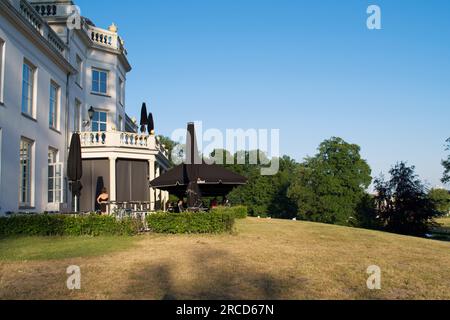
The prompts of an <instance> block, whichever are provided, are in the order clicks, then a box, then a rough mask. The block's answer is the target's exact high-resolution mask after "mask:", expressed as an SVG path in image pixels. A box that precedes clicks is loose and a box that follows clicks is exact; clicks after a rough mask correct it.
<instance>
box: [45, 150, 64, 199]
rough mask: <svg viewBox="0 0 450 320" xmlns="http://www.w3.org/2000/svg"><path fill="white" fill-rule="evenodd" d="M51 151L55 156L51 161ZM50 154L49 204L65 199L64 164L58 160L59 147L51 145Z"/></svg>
mask: <svg viewBox="0 0 450 320" xmlns="http://www.w3.org/2000/svg"><path fill="white" fill-rule="evenodd" d="M50 153H52V154H53V156H54V159H52V161H50ZM48 154H49V157H48V158H49V159H48V178H47V202H48V203H49V204H60V203H63V201H64V175H63V164H62V163H61V162H58V157H59V152H58V150H57V149H54V148H51V147H50V148H49V149H48ZM50 174H51V176H50ZM50 180H51V181H50ZM58 182H59V186H58ZM50 195H51V196H50ZM50 198H51V199H50Z"/></svg>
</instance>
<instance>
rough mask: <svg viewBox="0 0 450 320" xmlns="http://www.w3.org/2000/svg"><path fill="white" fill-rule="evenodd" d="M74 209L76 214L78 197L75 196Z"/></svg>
mask: <svg viewBox="0 0 450 320" xmlns="http://www.w3.org/2000/svg"><path fill="white" fill-rule="evenodd" d="M74 209H75V213H78V197H77V196H75V206H74Z"/></svg>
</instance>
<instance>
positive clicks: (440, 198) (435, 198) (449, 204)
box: [428, 189, 450, 216]
mask: <svg viewBox="0 0 450 320" xmlns="http://www.w3.org/2000/svg"><path fill="white" fill-rule="evenodd" d="M428 197H429V198H430V200H431V201H432V202H433V203H434V206H435V207H436V210H437V211H439V212H440V213H441V215H442V216H445V215H447V214H449V213H450V192H449V191H448V190H445V189H431V190H430V192H429V193H428Z"/></svg>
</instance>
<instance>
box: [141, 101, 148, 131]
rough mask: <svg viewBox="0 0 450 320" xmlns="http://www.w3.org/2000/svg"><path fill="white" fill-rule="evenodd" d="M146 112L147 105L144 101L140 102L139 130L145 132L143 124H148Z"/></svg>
mask: <svg viewBox="0 0 450 320" xmlns="http://www.w3.org/2000/svg"><path fill="white" fill-rule="evenodd" d="M147 115H148V113H147V105H146V104H145V102H144V103H142V108H141V122H140V125H141V132H142V133H144V132H145V126H146V125H148V116H147Z"/></svg>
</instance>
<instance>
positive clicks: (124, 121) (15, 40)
mask: <svg viewBox="0 0 450 320" xmlns="http://www.w3.org/2000/svg"><path fill="white" fill-rule="evenodd" d="M0 9H1V10H0V214H2V213H6V212H70V211H71V210H72V208H73V199H72V196H71V193H70V188H69V185H68V181H67V179H66V163H67V156H68V146H69V144H70V138H71V135H72V133H73V132H79V133H80V135H81V138H82V146H83V149H82V154H83V164H84V167H85V170H84V177H83V185H84V189H83V191H82V196H81V200H80V202H81V203H80V205H81V209H82V210H83V211H93V210H95V209H96V203H95V199H96V196H97V194H98V192H99V190H98V189H99V188H100V189H101V188H103V187H106V188H107V189H108V191H109V194H110V200H111V201H113V202H114V201H121V202H131V201H140V202H148V203H149V204H150V206H151V209H164V207H165V203H166V202H167V200H168V194H167V193H164V192H159V191H157V190H151V189H149V188H148V180H149V179H150V180H151V179H153V178H155V177H156V176H157V175H159V174H160V173H162V172H164V171H166V170H167V169H168V167H169V161H168V155H167V153H166V151H165V149H164V147H163V146H161V145H160V144H159V143H158V141H157V139H156V137H155V136H153V135H145V134H138V133H137V127H136V125H135V124H134V123H133V122H132V121H131V120H130V118H129V117H128V116H127V114H126V105H125V94H126V90H125V89H126V80H127V73H128V72H130V71H131V66H130V63H129V61H128V58H127V52H126V49H125V47H124V45H123V40H122V39H121V38H120V37H119V35H118V33H117V28H116V27H115V26H114V25H112V26H111V27H109V28H108V29H107V30H106V29H101V28H98V27H96V26H95V25H94V24H93V23H92V22H91V21H90V20H89V19H86V18H82V17H79V16H77V14H76V12H77V11H76V9H75V7H74V3H73V2H72V1H69V0H56V1H41V0H29V1H26V0H0ZM68 21H69V23H68ZM88 110H91V111H94V112H93V116H92V119H91V118H90V117H89V112H88Z"/></svg>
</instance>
